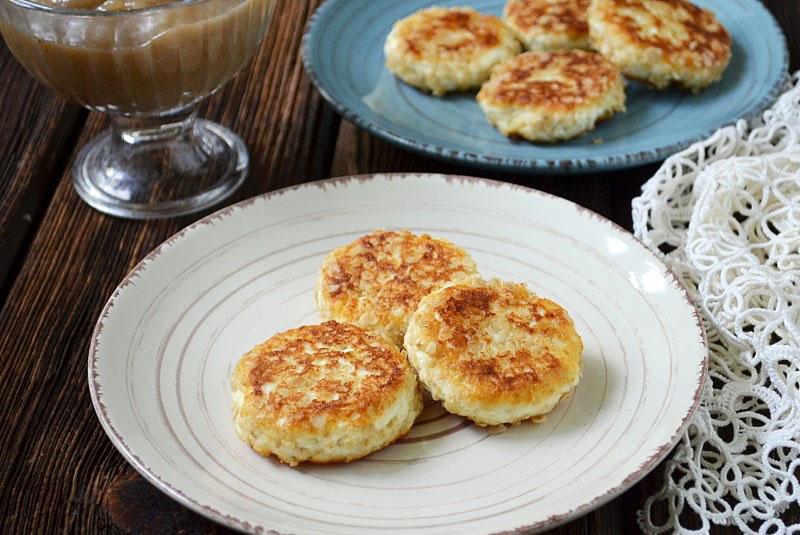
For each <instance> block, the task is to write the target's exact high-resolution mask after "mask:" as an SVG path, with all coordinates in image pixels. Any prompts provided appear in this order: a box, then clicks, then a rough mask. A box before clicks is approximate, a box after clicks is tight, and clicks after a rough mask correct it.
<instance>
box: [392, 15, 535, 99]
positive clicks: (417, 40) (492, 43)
mask: <svg viewBox="0 0 800 535" xmlns="http://www.w3.org/2000/svg"><path fill="white" fill-rule="evenodd" d="M521 48H522V47H521V45H520V43H519V42H518V41H517V40H516V38H514V35H513V34H512V33H511V30H509V29H508V28H506V26H505V25H504V24H503V23H502V22H501V21H500V19H498V18H497V17H493V16H491V15H484V14H482V13H478V12H477V11H475V10H474V9H471V8H468V7H452V8H449V9H446V8H442V7H430V8H427V9H423V10H420V11H417V12H416V13H413V14H412V15H410V16H408V17H406V18H404V19H401V20H399V21H397V22H396V23H395V24H394V26H393V27H392V30H391V32H390V33H389V35H388V37H387V38H386V43H385V45H384V53H385V56H386V67H387V68H388V69H389V70H390V71H392V72H393V73H394V74H395V75H397V76H398V77H399V78H400V79H401V80H403V81H405V82H406V83H408V84H411V85H413V86H415V87H418V88H420V89H424V90H427V91H430V92H431V93H433V94H434V95H441V94H444V93H447V92H450V91H464V90H468V89H475V88H478V87H480V85H481V84H482V83H483V82H484V81H485V80H486V79H487V78H489V73H490V72H491V69H492V67H493V66H494V65H496V64H497V63H500V62H501V61H503V60H505V59H508V58H510V57H512V56H514V55H516V54H518V53H519V52H520V50H521Z"/></svg>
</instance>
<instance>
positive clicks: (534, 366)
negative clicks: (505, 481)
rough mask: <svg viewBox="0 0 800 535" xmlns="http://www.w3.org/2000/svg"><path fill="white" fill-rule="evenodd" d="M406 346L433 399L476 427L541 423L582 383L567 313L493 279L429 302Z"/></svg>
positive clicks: (578, 345)
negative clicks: (525, 422)
mask: <svg viewBox="0 0 800 535" xmlns="http://www.w3.org/2000/svg"><path fill="white" fill-rule="evenodd" d="M405 347H406V351H407V352H408V359H409V361H410V362H411V364H412V365H413V366H414V369H415V370H417V374H418V375H419V379H420V381H421V382H422V384H423V385H425V387H426V388H427V389H428V390H429V391H430V393H431V395H432V396H433V398H435V399H438V400H440V401H442V403H443V405H444V407H445V408H446V409H447V410H448V411H450V412H452V413H454V414H459V415H461V416H465V417H467V418H469V419H470V420H473V421H474V422H475V423H477V424H479V425H498V424H515V423H518V422H521V421H523V420H528V419H531V418H536V419H541V418H537V417H541V416H542V415H544V414H546V413H548V412H550V411H551V410H553V408H555V406H556V405H557V404H558V402H559V400H560V399H561V398H562V397H564V396H566V395H568V394H569V393H570V392H571V391H572V389H573V388H574V387H575V385H577V384H578V380H579V379H580V373H581V353H582V352H583V342H582V341H581V338H580V336H578V333H577V332H576V331H575V327H574V325H573V323H572V320H571V319H570V317H569V315H568V314H567V312H566V311H565V310H564V309H563V308H561V307H560V306H559V305H557V304H556V303H554V302H552V301H549V300H547V299H543V298H540V297H537V296H535V295H534V294H532V293H531V292H530V291H528V289H527V288H526V287H525V286H524V285H523V284H515V283H510V282H502V281H499V280H496V279H495V280H492V281H489V282H486V281H482V280H477V279H473V280H471V281H468V282H465V283H459V284H455V285H452V286H447V287H445V288H443V289H441V290H438V291H437V292H434V293H432V294H431V295H429V296H428V297H426V298H424V299H423V300H422V301H421V302H420V304H419V308H418V309H417V311H416V312H415V313H414V315H413V316H412V317H411V321H410V322H409V326H408V332H407V333H406V338H405Z"/></svg>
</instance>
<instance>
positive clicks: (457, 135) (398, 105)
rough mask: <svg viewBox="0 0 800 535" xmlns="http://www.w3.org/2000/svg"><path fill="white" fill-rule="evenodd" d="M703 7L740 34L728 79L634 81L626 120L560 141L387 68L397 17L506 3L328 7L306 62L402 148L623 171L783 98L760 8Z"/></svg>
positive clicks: (504, 166) (547, 168) (489, 164)
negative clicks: (527, 136) (705, 83)
mask: <svg viewBox="0 0 800 535" xmlns="http://www.w3.org/2000/svg"><path fill="white" fill-rule="evenodd" d="M696 3H697V4H698V5H700V6H702V7H706V8H709V9H711V10H713V11H714V13H716V15H717V17H718V18H719V19H720V20H721V21H722V23H723V24H724V25H725V27H727V28H728V31H729V32H730V33H731V36H732V38H733V58H732V60H731V64H730V66H729V67H728V70H727V71H726V72H725V76H724V77H723V79H722V80H721V81H720V82H719V83H717V84H714V85H713V86H711V87H709V88H708V89H706V90H705V91H703V92H701V93H700V94H697V95H693V94H691V93H687V92H683V91H680V90H667V91H656V90H652V89H648V88H645V87H643V86H641V85H639V84H636V83H630V84H629V86H628V90H627V91H628V99H627V108H628V111H627V112H626V113H623V114H618V115H616V116H615V117H613V118H612V119H611V120H609V121H605V122H603V123H601V124H600V125H598V127H597V129H596V130H594V131H593V132H590V133H589V134H587V135H585V136H583V137H581V138H579V139H576V140H572V141H568V142H564V143H559V144H555V145H535V144H532V143H528V142H525V141H516V140H511V139H508V138H506V137H505V136H503V135H501V134H500V133H499V132H497V131H496V130H495V129H494V128H493V127H492V126H491V125H490V124H489V123H488V122H486V120H485V119H484V116H483V112H482V111H481V109H480V108H479V107H478V104H477V103H476V102H475V98H474V95H473V94H459V95H453V96H447V97H444V98H437V97H433V96H431V95H428V94H426V93H423V92H421V91H418V90H416V89H414V88H413V87H411V86H408V85H406V84H404V83H403V82H401V81H400V80H398V79H396V78H395V77H394V76H393V75H392V74H391V73H390V72H389V71H388V70H386V68H385V67H384V65H383V61H384V57H383V42H384V40H385V39H386V35H387V34H388V33H389V30H390V29H391V27H392V24H393V23H394V22H395V21H396V20H397V19H399V18H401V17H405V16H406V15H409V14H410V13H412V12H414V11H416V10H418V9H420V8H423V7H427V6H429V5H432V4H436V5H443V6H447V5H469V6H472V7H473V8H475V9H477V10H479V11H482V12H485V13H492V14H495V15H500V13H501V12H502V9H503V4H504V0H439V1H432V0H402V1H398V0H328V1H327V2H325V3H324V4H323V5H322V6H320V8H319V9H318V10H317V12H316V13H315V14H314V16H313V17H312V20H311V22H310V23H309V25H308V29H307V30H306V34H305V36H304V38H303V62H304V63H305V67H306V70H307V71H308V73H309V76H310V77H311V80H312V81H313V82H314V84H315V85H316V86H317V88H318V89H319V91H320V92H321V93H322V95H323V96H324V97H325V98H326V99H327V100H328V101H329V102H330V103H331V104H332V105H333V106H334V107H335V108H336V110H337V111H339V113H341V114H342V115H344V116H345V117H346V118H347V119H349V120H351V121H353V122H354V123H356V124H357V125H358V126H360V127H361V128H364V129H365V130H367V131H369V132H371V133H373V134H375V135H377V136H380V137H382V138H384V139H387V140H389V141H391V142H393V143H396V144H398V145H400V146H402V147H404V148H407V149H410V150H413V151H416V152H419V153H422V154H425V155H428V156H432V157H434V158H439V159H442V160H449V161H453V162H457V163H461V164H466V165H472V166H476V167H483V168H488V169H494V170H506V171H516V172H520V171H522V172H526V171H527V172H556V173H558V172H574V171H589V170H601V169H602V170H609V169H619V168H624V167H632V166H635V165H640V164H645V163H650V162H655V161H658V160H662V159H664V158H666V157H667V156H669V155H670V154H672V153H674V152H676V151H678V150H680V149H682V148H685V147H687V146H688V145H690V144H691V143H692V142H694V141H697V140H699V139H703V138H704V137H707V136H708V135H709V134H710V133H711V132H713V131H714V130H715V129H717V128H719V127H720V126H723V125H725V124H728V123H732V122H733V121H735V120H736V119H738V118H740V117H743V118H745V119H750V118H752V117H754V116H755V115H756V114H758V113H759V112H761V111H762V110H763V109H764V108H765V107H766V106H767V105H769V104H770V103H771V102H772V101H773V100H774V99H775V97H776V96H777V94H778V92H779V91H780V88H781V86H782V84H783V81H784V79H785V76H786V70H787V66H788V52H787V49H786V39H785V38H784V36H783V33H782V32H781V30H780V28H779V27H778V25H777V23H776V22H775V19H773V17H772V15H771V14H770V13H769V12H768V11H767V10H766V9H765V8H764V6H762V5H761V3H760V2H758V1H756V0H696ZM596 140H597V141H596ZM600 140H602V143H601V142H600Z"/></svg>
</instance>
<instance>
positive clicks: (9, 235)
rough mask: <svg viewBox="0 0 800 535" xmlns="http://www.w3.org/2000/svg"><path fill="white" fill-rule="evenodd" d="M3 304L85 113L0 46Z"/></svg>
mask: <svg viewBox="0 0 800 535" xmlns="http://www.w3.org/2000/svg"><path fill="white" fill-rule="evenodd" d="M0 73H2V84H0V110H1V112H0V116H2V119H1V120H0V121H1V122H0V251H2V252H1V253H0V303H1V302H2V301H3V298H4V297H5V293H6V290H7V288H8V286H9V284H10V283H11V282H12V281H13V279H14V275H15V273H16V271H17V268H18V267H19V265H20V264H21V261H22V258H23V257H24V254H25V251H26V250H27V247H28V245H29V242H30V239H31V237H32V234H33V231H34V230H35V229H36V227H37V225H38V223H39V221H40V220H41V217H42V213H43V209H44V208H45V207H46V205H47V202H48V201H49V200H50V196H51V194H52V192H53V190H54V189H55V186H56V184H58V181H59V179H60V178H61V175H62V172H63V169H64V164H65V163H66V160H67V158H68V157H69V155H70V153H71V151H72V148H73V144H74V141H75V136H76V135H77V132H78V131H79V128H80V126H81V125H82V124H83V120H84V118H85V116H86V113H85V112H83V111H82V110H80V109H79V108H78V107H77V106H72V105H69V104H66V103H65V102H64V101H62V100H60V99H58V98H57V97H56V96H55V95H53V94H52V93H50V92H49V91H48V90H47V89H45V88H44V87H43V86H42V85H40V84H39V83H37V82H36V81H35V80H34V79H33V78H31V76H29V75H28V73H26V72H25V70H24V69H23V68H22V66H21V65H20V64H19V63H17V61H16V60H15V59H14V57H13V56H12V55H11V52H10V51H9V50H8V48H7V47H6V45H5V43H4V42H2V41H0Z"/></svg>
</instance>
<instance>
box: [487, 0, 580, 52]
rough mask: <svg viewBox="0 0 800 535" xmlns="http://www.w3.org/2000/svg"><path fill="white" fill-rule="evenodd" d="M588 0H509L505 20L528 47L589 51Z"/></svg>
mask: <svg viewBox="0 0 800 535" xmlns="http://www.w3.org/2000/svg"><path fill="white" fill-rule="evenodd" d="M588 7H589V0H508V1H507V2H506V5H505V8H504V10H503V22H505V23H506V26H508V27H509V28H511V31H513V32H514V35H515V36H516V37H517V39H519V40H520V41H522V42H523V43H524V44H525V47H526V48H527V49H528V50H558V49H568V48H582V49H586V50H588V49H589V48H590V46H589V25H588V24H587V22H586V10H587V9H588Z"/></svg>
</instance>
